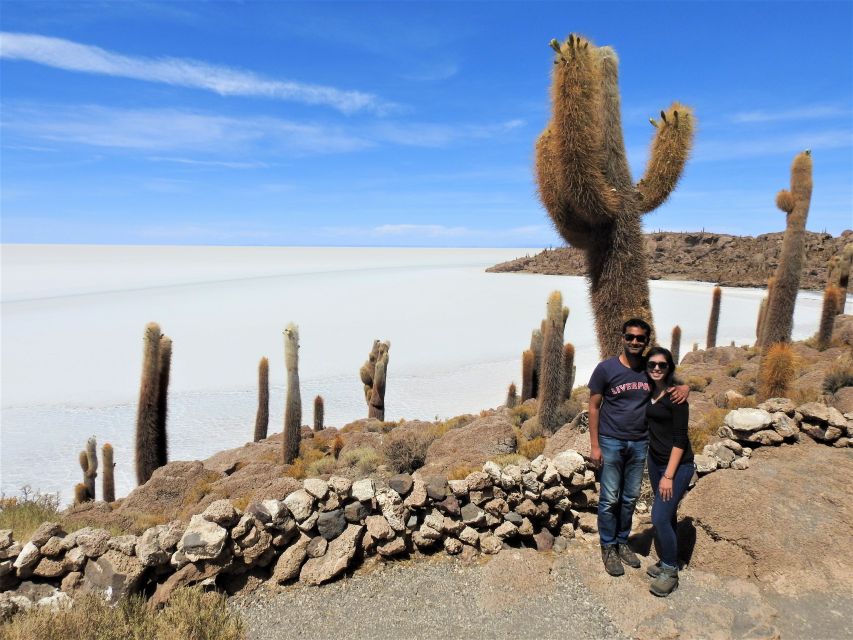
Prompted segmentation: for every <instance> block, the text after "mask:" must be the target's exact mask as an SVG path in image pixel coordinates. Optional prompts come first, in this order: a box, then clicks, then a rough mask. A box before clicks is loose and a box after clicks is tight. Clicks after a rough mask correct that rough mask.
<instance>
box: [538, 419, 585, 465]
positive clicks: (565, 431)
mask: <svg viewBox="0 0 853 640" xmlns="http://www.w3.org/2000/svg"><path fill="white" fill-rule="evenodd" d="M567 449H571V450H572V451H577V452H578V453H579V454H581V455H582V456H583V457H584V458H589V456H590V444H589V432H588V431H582V430H581V429H580V428H579V427H578V426H577V425H576V424H575V423H574V422H570V423H569V424H567V425H565V426H564V427H561V428H560V429H559V430H558V431H556V432H555V433H554V435H552V436H551V437H550V438H548V444H546V445H545V450H544V451H543V452H542V453H543V455H544V456H545V457H546V458H553V457H554V456H556V455H557V454H558V453H560V452H562V451H566V450H567Z"/></svg>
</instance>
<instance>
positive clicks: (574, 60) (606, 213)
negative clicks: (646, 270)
mask: <svg viewBox="0 0 853 640" xmlns="http://www.w3.org/2000/svg"><path fill="white" fill-rule="evenodd" d="M551 99H552V101H553V104H554V115H553V119H552V126H551V128H552V131H553V132H554V133H555V138H554V139H555V155H556V161H557V163H558V168H559V171H560V172H561V173H562V174H563V177H564V178H563V179H564V180H565V187H566V192H565V194H566V198H567V199H568V201H569V202H570V204H571V207H572V209H573V210H574V212H575V213H576V214H579V215H583V216H584V217H585V218H586V222H587V224H592V225H598V224H604V223H607V222H609V221H611V220H613V219H614V218H615V217H616V216H617V215H618V214H619V212H620V211H621V210H622V197H621V195H620V193H619V192H618V191H616V190H615V188H614V186H613V185H611V184H610V183H608V182H607V179H606V176H605V174H604V171H603V170H602V167H603V166H604V159H605V158H604V156H605V153H604V145H603V141H604V113H603V109H604V97H603V90H602V71H601V60H600V57H599V53H598V51H597V50H596V48H595V47H590V46H589V41H587V40H584V39H582V38H580V37H579V36H574V35H570V36H569V39H568V40H567V41H566V42H565V43H564V44H563V45H562V46H561V52H560V54H559V55H558V56H557V64H556V66H555V69H554V82H553V85H552V95H551Z"/></svg>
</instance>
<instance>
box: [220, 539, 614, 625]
mask: <svg viewBox="0 0 853 640" xmlns="http://www.w3.org/2000/svg"><path fill="white" fill-rule="evenodd" d="M522 567H523V570H519V569H520V568H522ZM232 606H233V607H234V608H235V609H236V610H237V611H239V612H240V613H241V615H243V618H244V620H245V621H246V627H247V629H248V631H249V638H264V639H267V640H280V639H284V638H322V639H324V640H325V639H328V640H334V639H337V638H341V639H343V638H346V639H347V640H360V639H372V638H381V639H383V640H385V639H387V638H440V639H442V640H450V639H452V638H464V639H465V640H471V639H472V638H495V639H503V638H506V639H512V640H520V639H524V638H531V639H533V638H536V639H547V638H554V639H558V638H559V640H567V639H569V638H607V639H618V638H627V636H625V635H623V634H622V633H620V632H619V630H618V629H617V627H616V626H615V625H614V624H613V622H612V620H611V618H610V616H609V614H608V613H607V611H606V610H605V609H604V608H603V606H602V605H601V604H600V603H597V602H596V598H595V596H594V595H593V594H592V592H591V591H590V590H589V589H588V588H587V587H586V586H584V584H583V583H582V582H581V581H580V580H579V579H578V577H577V576H576V575H574V573H573V571H571V567H570V565H568V564H566V563H563V562H554V556H553V555H551V554H538V553H537V552H535V551H533V550H524V549H519V550H513V551H504V552H503V553H501V554H499V555H497V556H494V557H491V558H489V559H488V560H487V561H474V562H472V563H470V564H464V563H462V562H461V561H459V560H457V559H453V558H447V557H445V556H444V555H443V554H437V555H436V556H433V557H431V558H419V559H418V560H417V561H405V562H394V563H389V564H383V563H379V562H377V563H376V564H374V565H373V566H372V567H362V568H361V569H359V571H358V572H357V573H355V574H354V575H352V576H351V577H348V578H346V579H343V580H339V581H337V582H334V583H332V584H329V585H326V586H323V587H320V588H316V587H313V588H312V587H305V586H299V585H294V586H291V587H287V588H284V589H283V590H281V591H280V592H279V593H275V592H271V591H269V590H264V589H261V590H259V591H257V592H255V593H253V594H249V595H247V596H243V597H240V598H236V599H234V600H232Z"/></svg>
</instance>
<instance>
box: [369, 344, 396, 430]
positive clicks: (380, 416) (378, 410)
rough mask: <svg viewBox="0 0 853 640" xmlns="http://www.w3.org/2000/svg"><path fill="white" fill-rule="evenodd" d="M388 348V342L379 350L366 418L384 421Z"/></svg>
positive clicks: (389, 345)
mask: <svg viewBox="0 0 853 640" xmlns="http://www.w3.org/2000/svg"><path fill="white" fill-rule="evenodd" d="M390 348H391V343H390V342H383V343H382V345H381V348H380V350H379V358H378V359H377V360H376V369H375V371H374V376H373V387H372V388H371V390H370V401H369V403H368V405H369V406H368V410H367V417H368V418H376V419H377V420H385V378H386V376H387V375H388V350H389V349H390Z"/></svg>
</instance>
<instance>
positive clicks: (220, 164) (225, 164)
mask: <svg viewBox="0 0 853 640" xmlns="http://www.w3.org/2000/svg"><path fill="white" fill-rule="evenodd" d="M148 159H149V160H151V161H152V162H172V163H175V164H186V165H190V166H194V167H213V168H223V169H266V168H268V167H269V166H270V165H269V164H268V163H266V162H231V161H228V160H196V159H194V158H170V157H164V156H148Z"/></svg>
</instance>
